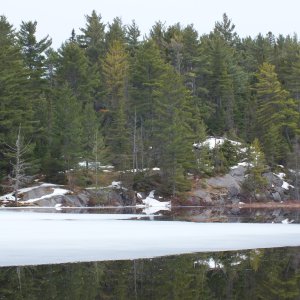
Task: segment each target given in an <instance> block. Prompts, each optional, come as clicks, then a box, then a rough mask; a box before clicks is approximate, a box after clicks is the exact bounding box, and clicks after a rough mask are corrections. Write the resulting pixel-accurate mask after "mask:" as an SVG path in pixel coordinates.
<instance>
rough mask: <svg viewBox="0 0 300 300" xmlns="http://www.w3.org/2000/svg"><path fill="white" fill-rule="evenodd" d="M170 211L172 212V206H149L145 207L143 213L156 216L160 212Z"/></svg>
mask: <svg viewBox="0 0 300 300" xmlns="http://www.w3.org/2000/svg"><path fill="white" fill-rule="evenodd" d="M170 210H171V207H170V206H149V207H145V208H144V209H143V211H142V213H144V214H146V215H154V214H156V213H158V212H160V211H170Z"/></svg>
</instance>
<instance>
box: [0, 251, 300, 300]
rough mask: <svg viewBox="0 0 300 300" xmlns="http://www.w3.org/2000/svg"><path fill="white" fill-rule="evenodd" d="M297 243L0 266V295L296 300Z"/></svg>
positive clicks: (299, 280)
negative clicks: (290, 246) (223, 250)
mask: <svg viewBox="0 0 300 300" xmlns="http://www.w3.org/2000/svg"><path fill="white" fill-rule="evenodd" d="M299 250H300V248H299V247H296V248H276V249H259V250H248V251H238V252H236V251H235V252H234V251H232V252H218V253H201V254H188V255H179V256H169V257H160V258H155V259H140V260H134V261H106V262H91V263H76V264H60V265H41V266H30V267H5V268H0V299H1V300H2V299H11V300H18V299H29V300H35V299H37V300H40V299H72V300H76V299H78V300H79V299H80V300H83V299H93V300H95V299H126V300H127V299H155V300H156V299H180V300H181V299H251V300H253V299H300V251H299Z"/></svg>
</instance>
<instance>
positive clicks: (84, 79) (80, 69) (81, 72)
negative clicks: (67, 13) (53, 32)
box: [57, 41, 93, 107]
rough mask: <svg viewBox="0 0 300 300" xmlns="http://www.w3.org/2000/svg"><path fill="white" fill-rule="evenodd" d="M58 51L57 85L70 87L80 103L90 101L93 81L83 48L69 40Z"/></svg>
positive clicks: (83, 103)
mask: <svg viewBox="0 0 300 300" xmlns="http://www.w3.org/2000/svg"><path fill="white" fill-rule="evenodd" d="M58 53H59V56H60V57H59V67H58V68H57V82H58V84H59V85H62V86H63V85H64V84H66V83H67V85H68V86H69V87H70V89H71V91H72V93H73V95H74V96H75V97H76V98H77V99H78V100H79V101H80V102H81V103H82V107H84V105H85V104H86V103H91V102H92V97H91V95H92V92H93V82H91V80H90V79H91V78H92V79H93V76H91V78H90V77H89V65H88V59H87V57H86V56H85V53H84V50H83V49H81V48H80V46H79V44H78V43H77V42H76V41H69V42H66V43H65V44H64V45H62V47H61V49H59V50H58Z"/></svg>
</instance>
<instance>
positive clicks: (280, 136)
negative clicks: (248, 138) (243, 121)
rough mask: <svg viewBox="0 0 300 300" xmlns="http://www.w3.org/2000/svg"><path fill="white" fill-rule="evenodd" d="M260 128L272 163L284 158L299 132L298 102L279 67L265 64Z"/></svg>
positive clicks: (260, 85)
mask: <svg viewBox="0 0 300 300" xmlns="http://www.w3.org/2000/svg"><path fill="white" fill-rule="evenodd" d="M257 80H258V82H257V84H256V86H255V87H256V92H257V126H258V127H259V128H260V130H259V133H260V134H259V137H260V140H261V143H262V146H263V149H264V152H265V153H266V156H267V158H268V161H269V162H270V163H272V164H274V163H275V162H280V160H282V159H284V157H285V154H286V153H287V152H288V151H289V148H288V147H289V146H290V140H291V138H292V136H293V135H294V134H295V131H296V130H297V124H298V119H299V113H298V112H297V105H296V103H295V101H294V100H293V99H291V98H289V93H288V92H287V91H285V90H283V89H282V87H281V85H280V83H279V81H278V78H277V74H276V72H275V67H274V66H273V65H270V64H268V63H264V64H263V65H262V66H261V68H260V69H259V72H258V73H257Z"/></svg>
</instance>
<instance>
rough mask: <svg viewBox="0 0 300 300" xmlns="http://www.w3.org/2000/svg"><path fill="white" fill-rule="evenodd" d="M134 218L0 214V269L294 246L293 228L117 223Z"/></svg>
mask: <svg viewBox="0 0 300 300" xmlns="http://www.w3.org/2000/svg"><path fill="white" fill-rule="evenodd" d="M130 217H141V216H138V215H135V216H132V215H98V214H97V215H94V214H50V213H23V212H22V213H20V212H17V213H16V212H7V211H2V212H1V211H0V226H1V231H0V232H1V233H0V249H1V250H0V266H12V265H15V266H16V265H38V264H53V263H66V262H79V261H103V260H118V259H138V258H147V257H155V256H162V255H172V254H182V253H191V252H209V251H223V250H242V249H256V248H269V247H283V246H300V225H297V224H245V223H241V224H236V223H235V224H232V223H225V224H221V223H191V222H178V221H176V222H171V221H142V220H120V219H126V218H127V219H128V218H130Z"/></svg>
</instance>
